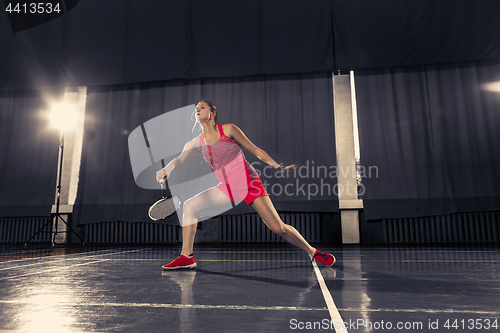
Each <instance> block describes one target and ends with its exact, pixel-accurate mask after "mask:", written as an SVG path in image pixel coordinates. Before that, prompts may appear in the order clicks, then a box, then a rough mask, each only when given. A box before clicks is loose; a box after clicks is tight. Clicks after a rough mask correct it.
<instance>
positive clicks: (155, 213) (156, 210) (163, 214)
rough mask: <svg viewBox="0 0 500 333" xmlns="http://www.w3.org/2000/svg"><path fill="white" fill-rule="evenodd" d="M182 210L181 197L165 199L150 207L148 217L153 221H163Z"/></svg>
mask: <svg viewBox="0 0 500 333" xmlns="http://www.w3.org/2000/svg"><path fill="white" fill-rule="evenodd" d="M180 208H181V199H179V197H177V196H174V197H168V198H163V199H160V200H158V201H157V202H155V203H154V204H152V205H151V207H149V211H148V215H149V218H150V219H152V220H153V221H158V220H163V219H166V218H167V217H169V216H170V215H172V214H173V213H175V212H176V211H177V210H179V209H180Z"/></svg>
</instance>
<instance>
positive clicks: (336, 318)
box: [312, 261, 348, 333]
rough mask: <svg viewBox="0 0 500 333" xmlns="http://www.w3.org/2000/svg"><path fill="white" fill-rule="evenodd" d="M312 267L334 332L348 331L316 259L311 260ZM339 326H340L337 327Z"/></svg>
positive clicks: (342, 332)
mask: <svg viewBox="0 0 500 333" xmlns="http://www.w3.org/2000/svg"><path fill="white" fill-rule="evenodd" d="M312 265H313V267H314V271H315V272H316V277H317V278H318V282H319V287H320V288H321V292H322V293H323V297H324V298H325V302H326V306H327V307H328V312H330V318H332V323H333V326H334V328H335V332H337V333H348V332H347V329H345V328H344V320H343V319H342V317H341V316H340V313H339V310H338V309H337V306H336V305H335V302H334V301H333V297H332V295H331V294H330V291H329V290H328V287H327V286H326V283H325V280H324V279H323V275H322V274H321V271H320V270H319V268H318V265H317V264H316V261H313V262H312ZM339 326H340V327H339Z"/></svg>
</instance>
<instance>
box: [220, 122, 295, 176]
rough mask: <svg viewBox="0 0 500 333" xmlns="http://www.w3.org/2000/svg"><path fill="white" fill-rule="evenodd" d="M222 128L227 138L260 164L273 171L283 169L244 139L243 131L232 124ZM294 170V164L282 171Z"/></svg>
mask: <svg viewBox="0 0 500 333" xmlns="http://www.w3.org/2000/svg"><path fill="white" fill-rule="evenodd" d="M222 127H223V130H224V133H226V135H227V136H228V137H230V138H233V139H235V140H236V141H238V142H239V143H240V144H241V145H242V146H243V147H245V148H246V149H247V150H248V151H249V152H251V153H252V154H254V155H255V156H256V157H257V158H258V159H260V160H261V161H262V162H264V163H267V164H269V165H270V166H272V167H273V168H275V169H279V168H283V163H277V162H276V161H275V160H273V159H272V158H271V156H269V154H268V153H266V152H265V151H264V150H263V149H261V148H259V147H257V146H256V145H254V144H253V142H252V141H250V140H249V139H248V138H247V137H246V135H245V133H243V131H242V130H241V129H240V128H239V127H238V126H236V125H234V124H225V125H223V126H222ZM295 168H297V166H296V165H295V164H292V165H289V166H287V167H284V170H285V171H291V170H294V169H295Z"/></svg>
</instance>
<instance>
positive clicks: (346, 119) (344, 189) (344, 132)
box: [332, 73, 362, 244]
mask: <svg viewBox="0 0 500 333" xmlns="http://www.w3.org/2000/svg"><path fill="white" fill-rule="evenodd" d="M332 80H333V106H334V115H335V117H334V119H335V145H336V150H337V177H338V178H337V179H338V198H339V208H340V220H341V225H342V243H343V244H359V243H360V231H359V212H358V209H361V208H362V202H361V200H359V199H358V192H357V165H356V164H357V163H356V160H357V158H356V157H357V156H356V155H357V154H356V149H355V144H356V143H357V140H356V139H355V131H354V124H355V121H354V116H353V97H352V91H351V89H352V87H351V77H350V75H334V74H333V73H332Z"/></svg>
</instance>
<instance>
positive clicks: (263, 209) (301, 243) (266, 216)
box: [252, 196, 315, 255]
mask: <svg viewBox="0 0 500 333" xmlns="http://www.w3.org/2000/svg"><path fill="white" fill-rule="evenodd" d="M252 206H253V208H254V209H255V210H256V211H257V213H259V215H260V217H261V218H262V220H264V223H265V224H266V225H267V227H268V228H269V229H271V230H272V231H273V232H275V233H277V234H278V235H280V236H281V237H283V238H284V239H286V240H287V241H289V242H290V243H292V244H293V245H295V246H297V247H299V248H301V249H302V250H304V251H306V252H307V253H308V254H309V255H311V254H312V253H313V252H314V250H315V249H314V248H313V247H312V246H311V245H309V243H308V242H307V241H306V240H305V239H304V237H302V235H301V234H300V233H299V232H298V231H297V229H295V228H294V227H292V226H291V225H288V224H285V223H283V221H281V218H280V216H279V215H278V212H277V211H276V209H275V208H274V205H273V203H272V202H271V199H269V197H268V196H263V197H259V198H257V199H255V200H254V201H253V203H252Z"/></svg>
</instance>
